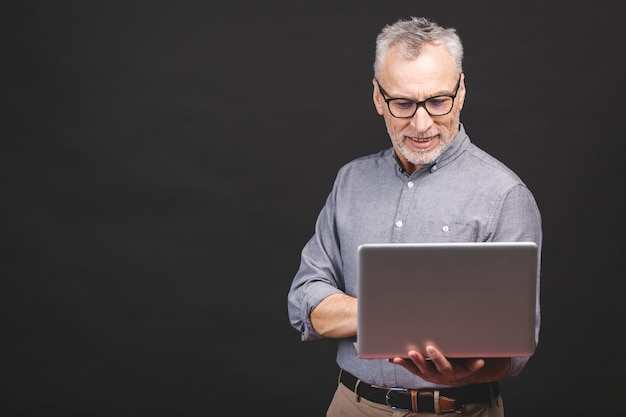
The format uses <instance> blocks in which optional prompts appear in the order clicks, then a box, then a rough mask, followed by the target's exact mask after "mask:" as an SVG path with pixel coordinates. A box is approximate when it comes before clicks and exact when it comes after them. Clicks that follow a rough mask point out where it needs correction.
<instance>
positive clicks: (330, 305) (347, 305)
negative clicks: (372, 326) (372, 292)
mask: <svg viewBox="0 0 626 417" xmlns="http://www.w3.org/2000/svg"><path fill="white" fill-rule="evenodd" d="M311 323H312V325H313V328H314V329H315V331H317V332H318V333H319V334H320V335H322V336H324V337H332V338H342V337H350V336H354V335H356V328H357V302H356V298H355V297H351V296H349V295H346V294H344V293H335V294H331V295H329V296H328V297H326V298H324V299H323V300H322V301H321V302H320V303H319V304H318V305H317V307H315V308H314V309H313V311H312V312H311Z"/></svg>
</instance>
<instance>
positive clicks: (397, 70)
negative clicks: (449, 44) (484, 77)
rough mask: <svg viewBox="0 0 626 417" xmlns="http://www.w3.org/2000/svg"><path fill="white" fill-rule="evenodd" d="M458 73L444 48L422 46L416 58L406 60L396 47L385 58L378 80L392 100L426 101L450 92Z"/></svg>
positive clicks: (430, 45)
mask: <svg viewBox="0 0 626 417" xmlns="http://www.w3.org/2000/svg"><path fill="white" fill-rule="evenodd" d="M457 77H458V74H457V73H456V70H455V65H454V62H453V60H452V57H451V56H450V54H449V53H448V51H447V50H446V49H445V47H444V46H443V45H433V44H427V45H424V46H423V47H422V49H421V51H420V55H419V56H418V57H417V58H415V59H406V58H404V56H403V55H402V53H401V51H400V49H399V48H398V47H397V46H392V47H391V48H389V50H388V51H387V54H386V55H385V60H384V62H383V65H382V67H381V78H382V82H383V84H384V88H385V91H386V92H387V93H388V94H390V95H392V96H394V97H399V96H401V97H415V98H426V97H429V96H433V95H437V94H447V93H450V92H451V91H450V90H451V88H453V87H454V83H456V80H457Z"/></svg>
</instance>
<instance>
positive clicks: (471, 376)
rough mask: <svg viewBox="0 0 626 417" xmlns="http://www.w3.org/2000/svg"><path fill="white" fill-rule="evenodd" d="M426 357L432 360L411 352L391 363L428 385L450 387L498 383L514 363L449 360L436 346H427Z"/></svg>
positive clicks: (496, 360) (500, 359)
mask: <svg viewBox="0 0 626 417" xmlns="http://www.w3.org/2000/svg"><path fill="white" fill-rule="evenodd" d="M426 353H427V355H428V359H430V360H428V359H427V358H426V357H425V356H424V355H422V354H421V353H419V352H417V351H414V350H411V351H409V352H408V356H407V357H406V358H401V357H396V358H391V359H389V362H392V363H395V364H396V365H400V366H403V367H404V368H406V369H407V370H408V371H409V372H411V373H413V374H415V375H417V376H419V377H420V378H422V379H424V380H425V381H429V382H432V383H435V384H441V385H450V386H459V385H469V384H475V383H480V382H492V381H497V380H499V379H502V378H503V377H504V376H505V375H506V373H507V371H508V369H509V366H510V363H511V362H510V359H509V358H491V359H479V358H468V359H465V358H463V359H456V358H454V359H448V358H446V357H445V356H444V355H443V354H442V353H441V352H440V351H439V350H437V349H436V348H435V347H433V346H427V347H426Z"/></svg>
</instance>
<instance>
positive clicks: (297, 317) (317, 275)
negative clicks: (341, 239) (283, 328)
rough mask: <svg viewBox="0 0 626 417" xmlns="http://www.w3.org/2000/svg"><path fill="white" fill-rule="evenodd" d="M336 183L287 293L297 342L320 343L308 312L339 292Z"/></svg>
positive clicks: (341, 281) (341, 276) (341, 282)
mask: <svg viewBox="0 0 626 417" xmlns="http://www.w3.org/2000/svg"><path fill="white" fill-rule="evenodd" d="M335 195H336V183H335V186H334V187H333V191H332V192H331V193H330V195H329V196H328V198H327V200H326V203H325V205H324V207H323V208H322V210H321V212H320V214H319V216H318V218H317V221H316V224H315V233H314V235H313V236H312V237H311V239H310V240H309V241H308V242H307V243H306V245H305V246H304V248H303V249H302V252H301V257H300V266H299V268H298V271H297V272H296V275H295V277H294V279H293V281H292V284H291V288H290V289H289V294H288V297H287V300H288V314H289V321H290V322H291V325H292V326H293V327H294V328H295V329H296V330H298V331H299V332H300V334H301V339H302V340H303V341H306V340H315V339H320V338H322V337H323V336H321V335H320V334H319V333H317V332H316V331H315V329H313V326H312V324H311V319H310V314H311V311H312V310H313V309H314V308H315V307H316V306H317V305H318V304H319V303H320V302H321V301H322V300H323V299H324V298H326V297H328V296H329V295H331V294H334V293H339V292H343V290H344V285H343V275H342V269H341V264H342V263H341V256H340V252H339V243H338V238H337V235H336V232H335V231H336V228H335V206H336V205H335Z"/></svg>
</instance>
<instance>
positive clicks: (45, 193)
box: [0, 0, 626, 417]
mask: <svg viewBox="0 0 626 417" xmlns="http://www.w3.org/2000/svg"><path fill="white" fill-rule="evenodd" d="M505 3H506V2H498V1H491V2H487V1H471V2H470V1H417V0H414V1H394V2H374V1H358V2H357V1H354V2H347V1H332V2H326V1H315V2H306V3H303V4H299V2H291V1H279V2H274V1H259V2H253V1H249V2H242V1H228V2H226V1H224V2H222V1H215V2H200V1H198V2H189V1H186V2H185V1H170V2H163V1H161V2H157V1H143V2H140V1H124V2H118V1H100V2H96V1H63V2H60V1H59V2H43V1H42V2H32V1H31V2H29V1H11V2H3V4H2V6H1V13H0V19H1V22H0V23H1V25H0V31H1V33H2V38H1V42H2V66H1V68H0V71H2V81H1V86H2V91H1V96H2V100H1V102H2V116H1V120H2V122H1V128H2V131H1V134H2V139H3V141H2V152H1V154H0V158H1V159H0V163H1V165H0V166H1V169H2V180H3V186H2V208H3V212H4V215H3V216H2V237H3V242H4V251H3V257H2V259H3V261H2V265H3V266H2V271H3V272H2V291H1V293H2V300H3V301H2V310H3V314H2V345H3V350H4V352H5V353H4V355H3V359H4V360H3V361H2V362H3V365H2V372H1V375H2V387H1V388H2V394H1V398H2V409H3V411H4V412H3V413H2V414H3V415H13V416H38V415H64V416H78V415H80V416H84V415H90V416H171V415H177V416H200V415H243V414H252V413H256V412H257V411H262V412H263V413H264V414H268V413H269V414H270V415H271V414H274V415H299V416H320V415H323V413H324V410H325V408H326V406H327V404H328V401H329V400H330V396H331V395H332V392H333V390H334V381H335V378H336V371H337V369H336V366H335V364H334V345H333V342H332V341H316V342H307V343H303V342H300V340H299V335H298V333H297V332H296V331H295V330H294V329H292V328H291V327H290V325H289V323H288V319H287V314H286V293H287V290H288V288H289V284H290V282H291V279H292V277H293V274H294V272H295V270H296V268H297V266H298V262H299V252H300V249H301V247H302V245H303V244H304V243H305V242H306V240H307V239H308V238H309V236H310V235H311V233H312V230H313V225H314V221H315V217H316V215H317V213H318V211H319V209H320V208H321V205H322V203H323V201H324V199H325V197H326V194H327V192H328V191H329V190H330V187H331V184H332V180H333V178H334V175H335V173H336V170H337V169H338V168H339V166H340V165H341V164H342V163H344V162H347V161H348V160H350V159H352V158H354V157H357V156H360V155H363V154H365V153H370V152H373V151H377V150H379V149H382V148H383V147H387V146H389V140H388V137H387V135H386V132H385V129H384V124H383V121H382V119H380V118H379V117H378V116H377V115H376V113H375V111H374V107H373V105H372V103H371V84H370V80H371V77H372V70H371V65H372V57H373V49H374V38H375V36H376V34H377V33H378V31H379V30H380V29H381V28H382V26H383V25H384V24H387V23H390V22H393V21H395V20H396V19H398V18H400V17H407V16H410V15H425V16H429V17H432V18H434V19H435V20H437V21H438V22H439V23H441V24H443V25H445V26H454V27H456V28H457V30H458V32H459V33H460V35H461V37H462V39H463V40H464V44H465V49H466V59H465V72H466V76H467V88H468V97H467V100H466V105H465V109H464V112H463V117H462V120H463V122H464V123H465V126H466V129H467V131H468V133H469V134H470V136H471V137H472V139H473V141H474V142H475V143H477V144H478V145H479V146H481V147H483V148H484V149H486V150H487V151H489V152H491V153H492V154H494V155H495V156H496V157H498V158H500V159H501V160H503V161H504V162H506V163H507V164H508V165H509V166H511V167H512V168H513V169H515V170H516V171H517V172H518V173H519V174H520V176H521V177H522V178H523V179H524V180H525V181H526V182H527V184H528V185H529V187H530V188H531V190H532V191H533V192H534V193H535V196H536V198H537V200H538V203H539V205H540V208H541V209H542V213H543V219H544V232H545V243H544V259H543V274H542V278H543V280H542V306H543V327H542V335H541V341H540V344H539V347H538V349H537V353H536V355H535V357H534V358H533V359H532V360H531V361H530V363H529V364H528V367H527V368H526V370H525V372H524V373H523V374H522V375H521V376H520V377H518V378H515V379H511V380H507V381H505V383H504V384H503V390H504V395H505V401H506V409H507V415H508V416H509V417H516V416H517V417H520V416H528V415H533V416H541V415H549V414H558V415H571V416H583V415H594V414H600V413H601V412H611V411H613V410H620V409H621V406H622V404H621V403H622V401H621V397H622V395H623V393H622V389H623V388H624V384H623V374H624V371H626V367H625V361H624V357H625V355H624V348H626V346H625V343H624V332H623V330H621V327H623V324H624V307H623V304H624V302H623V298H624V268H623V255H622V251H623V249H624V245H623V243H622V242H621V237H623V235H624V231H625V230H624V213H623V208H622V207H623V205H622V204H623V203H622V199H623V194H624V192H623V191H624V186H623V182H622V181H623V180H622V178H623V171H624V169H623V151H624V146H623V133H622V129H619V130H618V123H619V122H621V121H622V119H621V115H622V113H623V108H624V105H623V101H624V92H625V88H624V73H625V70H626V66H625V65H624V63H625V62H624V61H625V59H624V58H625V54H624V47H623V42H624V40H625V39H624V24H625V23H626V22H625V18H624V16H625V14H624V11H623V7H622V6H621V5H620V1H617V0H616V1H595V2H586V1H583V2H573V3H572V2H569V1H553V2H535V3H532V2H511V3H509V4H505Z"/></svg>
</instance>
